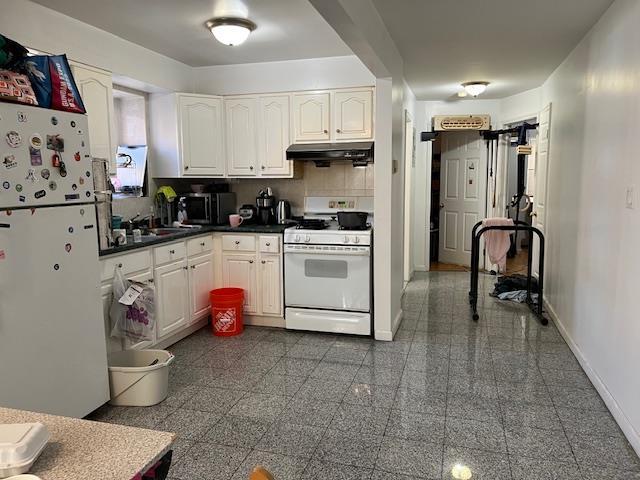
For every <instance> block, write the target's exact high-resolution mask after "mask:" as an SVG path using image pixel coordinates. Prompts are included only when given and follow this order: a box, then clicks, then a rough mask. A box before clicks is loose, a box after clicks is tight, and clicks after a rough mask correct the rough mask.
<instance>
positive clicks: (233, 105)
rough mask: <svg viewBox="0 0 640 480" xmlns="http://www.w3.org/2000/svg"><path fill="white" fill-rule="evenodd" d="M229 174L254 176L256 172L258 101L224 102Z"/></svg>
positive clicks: (239, 100)
mask: <svg viewBox="0 0 640 480" xmlns="http://www.w3.org/2000/svg"><path fill="white" fill-rule="evenodd" d="M224 113H225V134H226V147H227V165H228V167H227V173H228V174H229V175H242V176H254V175H256V174H257V171H256V157H257V155H258V148H257V132H256V99H255V98H230V99H229V98H227V99H225V101H224Z"/></svg>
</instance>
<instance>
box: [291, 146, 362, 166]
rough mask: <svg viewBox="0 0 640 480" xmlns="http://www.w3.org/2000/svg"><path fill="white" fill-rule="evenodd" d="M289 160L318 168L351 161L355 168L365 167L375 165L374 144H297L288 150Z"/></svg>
mask: <svg viewBox="0 0 640 480" xmlns="http://www.w3.org/2000/svg"><path fill="white" fill-rule="evenodd" d="M287 159H288V160H305V161H312V162H315V164H316V166H317V167H328V166H329V164H330V162H335V161H350V162H353V166H354V167H365V166H367V165H368V164H369V163H373V142H346V143H308V144H296V145H291V146H290V147H289V148H287Z"/></svg>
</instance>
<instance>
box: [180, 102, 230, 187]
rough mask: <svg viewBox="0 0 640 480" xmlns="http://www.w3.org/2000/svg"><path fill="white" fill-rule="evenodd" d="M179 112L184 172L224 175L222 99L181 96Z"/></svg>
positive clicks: (202, 174)
mask: <svg viewBox="0 0 640 480" xmlns="http://www.w3.org/2000/svg"><path fill="white" fill-rule="evenodd" d="M178 109H179V113H180V144H181V147H182V149H181V151H182V169H183V172H182V173H183V174H184V175H193V176H208V177H211V176H218V177H221V176H223V175H224V173H225V168H224V166H225V162H224V153H223V152H224V149H223V136H222V130H223V125H222V100H221V99H220V98H215V97H203V96H191V95H180V96H179V97H178Z"/></svg>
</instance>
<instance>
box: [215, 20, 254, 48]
mask: <svg viewBox="0 0 640 480" xmlns="http://www.w3.org/2000/svg"><path fill="white" fill-rule="evenodd" d="M205 25H206V27H207V29H208V30H210V31H211V33H213V36H214V37H216V40H218V41H219V42H220V43H224V44H225V45H229V46H236V45H240V44H241V43H244V41H245V40H246V39H247V37H248V36H249V34H250V33H251V32H253V31H254V30H255V29H256V24H255V23H253V22H252V21H251V20H247V19H246V18H234V17H218V18H212V19H211V20H209V21H207V23H205Z"/></svg>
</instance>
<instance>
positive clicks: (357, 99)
mask: <svg viewBox="0 0 640 480" xmlns="http://www.w3.org/2000/svg"><path fill="white" fill-rule="evenodd" d="M332 111H333V125H334V127H335V137H334V138H335V139H336V140H357V139H362V138H372V137H373V91H372V90H371V89H359V90H344V91H338V92H335V93H334V101H333V109H332Z"/></svg>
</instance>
